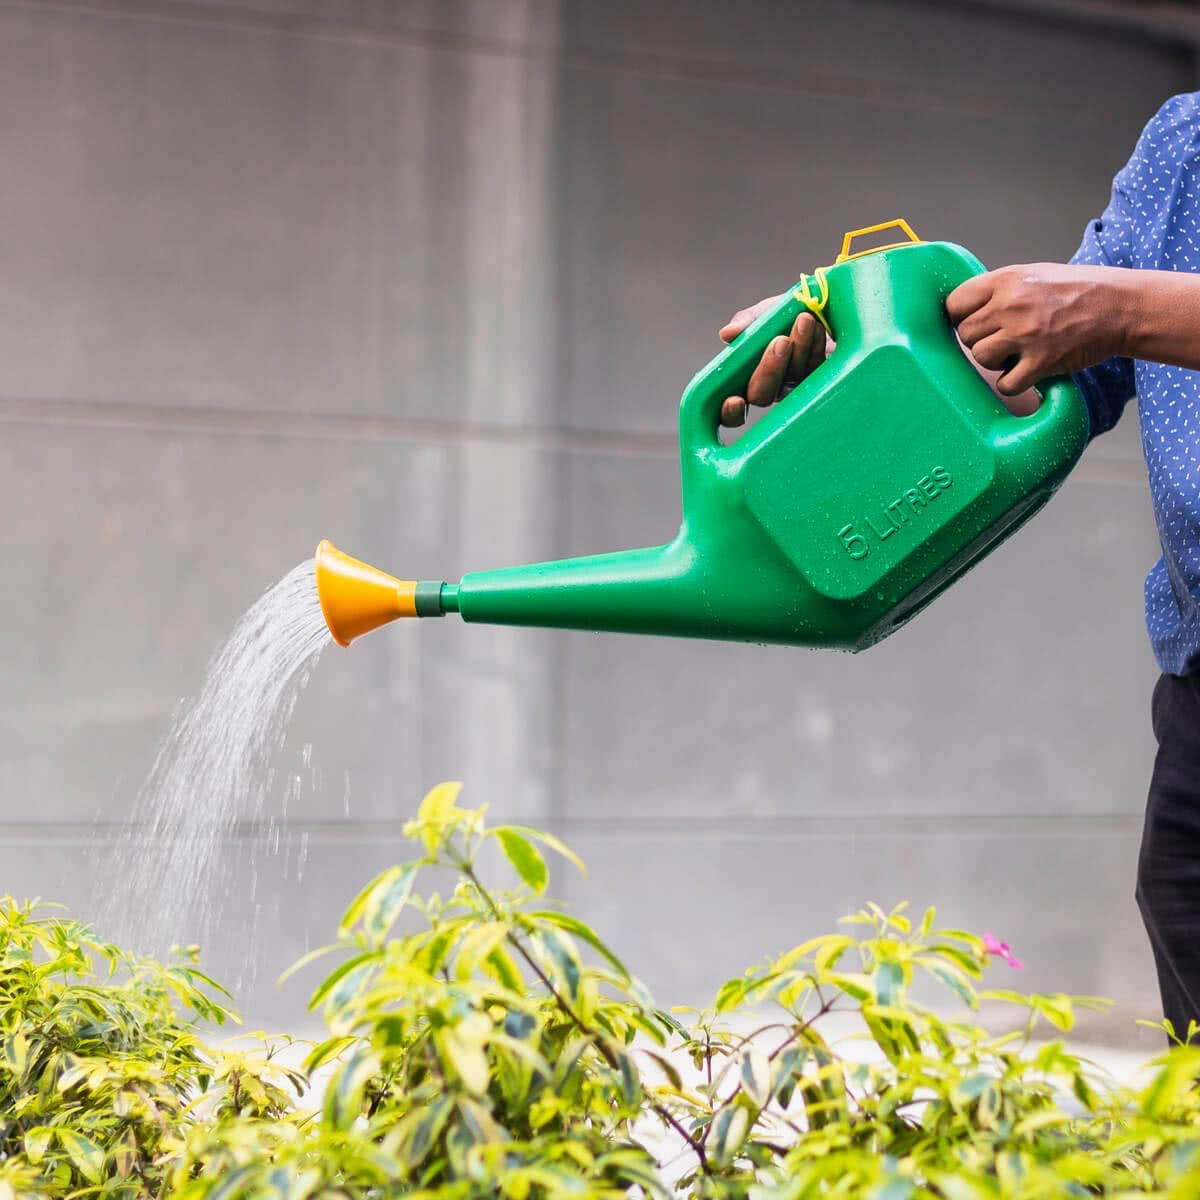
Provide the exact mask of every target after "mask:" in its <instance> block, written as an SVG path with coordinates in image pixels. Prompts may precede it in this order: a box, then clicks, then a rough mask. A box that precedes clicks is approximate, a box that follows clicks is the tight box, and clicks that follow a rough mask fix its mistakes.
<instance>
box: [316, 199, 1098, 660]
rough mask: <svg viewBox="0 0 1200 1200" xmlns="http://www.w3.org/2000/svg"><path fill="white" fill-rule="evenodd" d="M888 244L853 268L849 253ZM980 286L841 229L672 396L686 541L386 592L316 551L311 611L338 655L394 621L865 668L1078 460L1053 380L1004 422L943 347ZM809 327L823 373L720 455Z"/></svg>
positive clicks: (948, 258)
mask: <svg viewBox="0 0 1200 1200" xmlns="http://www.w3.org/2000/svg"><path fill="white" fill-rule="evenodd" d="M890 228H898V229H900V230H901V231H902V232H903V234H904V235H905V238H906V240H905V241H903V242H901V243H898V244H892V245H887V246H882V247H879V248H877V249H873V250H865V251H861V252H858V253H851V246H852V244H853V240H854V238H856V237H858V236H859V235H860V234H868V233H877V232H879V231H881V230H885V229H890ZM983 270H984V267H983V264H982V263H981V262H980V261H979V260H978V259H977V258H976V257H975V256H974V255H973V254H971V253H970V252H969V251H967V250H964V249H963V248H962V247H961V246H956V245H952V244H950V243H948V242H922V241H920V240H919V239H918V238H917V237H916V235H915V234H913V232H912V230H911V229H910V228H909V226H908V224H907V223H906V222H904V221H892V222H886V223H885V224H883V225H876V226H871V227H869V228H867V229H861V230H855V231H853V232H852V233H848V234H847V235H846V238H845V241H844V242H843V244H842V253H841V254H840V255H839V256H838V259H837V262H836V263H835V264H834V265H833V266H831V267H828V268H821V269H818V270H817V271H816V272H815V274H813V275H811V276H806V277H805V278H804V279H802V280H801V281H800V283H798V284H797V285H796V287H794V288H793V289H792V290H791V291H789V292H788V293H787V295H786V296H784V297H783V298H782V299H781V300H780V301H779V303H778V304H777V305H775V307H774V308H773V309H771V311H769V312H767V313H765V314H763V315H762V316H761V317H759V319H758V320H757V321H755V322H754V324H753V325H751V326H750V327H749V328H748V329H747V330H746V331H745V332H744V333H742V334H741V335H740V336H739V337H738V338H737V339H735V341H734V342H733V343H732V344H731V345H729V346H728V347H727V348H726V349H724V350H722V351H721V353H720V354H718V355H717V357H716V358H714V359H713V360H712V362H710V363H709V364H708V365H707V366H706V367H705V368H704V369H703V370H702V371H700V373H699V374H698V375H696V376H695V378H694V379H693V380H692V381H691V383H690V384H688V387H687V390H686V391H685V392H684V394H683V400H682V403H681V404H680V408H679V443H680V466H681V470H682V483H683V524H682V526H681V527H680V530H679V532H678V533H677V534H676V535H675V537H674V539H673V540H672V541H670V542H668V543H667V544H666V545H663V546H653V547H650V548H647V549H641V550H625V551H621V552H619V553H615V554H600V555H595V556H593V557H588V558H573V559H566V560H564V561H561V562H544V563H536V564H534V565H531V566H521V567H508V568H506V569H503V570H495V571H478V572H474V573H472V574H469V575H464V576H463V578H462V580H461V581H460V582H459V583H443V582H441V581H428V580H426V581H417V580H408V581H404V580H398V579H395V578H393V577H392V576H390V575H386V574H384V573H383V572H381V571H378V570H376V569H375V568H373V567H370V566H368V565H367V564H365V563H361V562H359V561H358V560H356V559H352V558H350V557H349V556H348V555H344V554H342V553H341V552H340V551H338V550H337V549H335V548H334V547H333V546H332V545H331V544H330V543H328V542H322V543H321V546H320V547H319V548H318V551H317V556H316V567H317V580H318V589H319V593H320V597H321V604H322V608H323V610H324V613H325V618H326V620H327V622H328V624H329V628H330V632H331V633H332V634H333V636H334V638H335V639H336V640H337V641H339V642H340V643H342V644H343V645H347V644H349V642H350V641H351V640H352V639H353V638H355V637H357V636H359V635H360V634H362V633H365V632H367V631H368V630H370V629H374V628H376V627H377V626H379V625H381V624H383V623H385V622H387V621H390V620H392V619H394V618H396V617H401V616H417V617H435V616H441V615H442V614H444V613H458V614H459V615H460V616H461V617H462V618H463V620H465V621H482V622H489V623H492V624H501V625H540V626H552V627H555V628H567V629H590V630H608V631H612V632H617V633H650V634H663V635H670V636H675V637H703V638H724V639H729V640H734V641H745V642H775V643H783V644H788V645H796V646H827V647H832V648H836V649H841V650H862V649H864V648H865V647H867V646H872V645H874V644H875V643H876V642H878V641H880V640H882V639H883V638H885V637H887V635H888V634H890V633H892V632H893V631H894V630H895V629H898V628H899V627H900V626H901V625H902V624H904V622H905V621H907V620H909V619H910V618H911V617H912V616H914V615H915V614H916V613H917V612H919V611H920V610H921V609H922V608H923V607H924V606H925V605H926V604H928V603H929V602H930V601H931V600H932V599H933V598H934V597H935V596H937V595H938V593H939V592H941V591H943V590H944V589H945V588H947V587H948V586H949V585H950V584H951V583H953V582H954V580H955V579H957V578H958V577H959V576H960V575H962V574H963V572H965V571H966V570H967V569H968V568H969V567H970V566H971V565H972V564H973V563H975V562H978V561H979V559H981V558H982V557H983V556H984V555H985V554H987V553H988V552H989V551H990V550H992V549H994V548H995V547H996V546H997V545H999V543H1000V542H1001V541H1003V540H1004V538H1006V537H1007V536H1008V535H1009V534H1011V533H1012V532H1013V531H1014V530H1016V529H1017V528H1018V527H1019V526H1021V525H1022V524H1023V523H1024V522H1025V521H1027V520H1028V519H1029V518H1030V517H1031V516H1033V514H1034V513H1035V512H1037V510H1038V509H1039V508H1041V506H1042V505H1043V504H1045V503H1046V501H1047V500H1049V498H1050V497H1051V495H1053V493H1054V491H1055V490H1056V489H1057V488H1058V486H1059V485H1060V484H1061V483H1062V481H1063V479H1064V478H1065V477H1066V475H1067V473H1068V471H1070V469H1071V467H1072V466H1073V465H1074V463H1075V461H1076V460H1077V459H1078V457H1079V455H1080V453H1081V452H1082V451H1083V448H1084V445H1085V444H1086V442H1087V437H1088V416H1087V410H1086V408H1085V406H1084V401H1083V397H1082V396H1081V395H1080V393H1079V390H1078V389H1077V388H1076V386H1075V384H1074V383H1073V382H1072V381H1071V380H1069V379H1050V380H1046V381H1045V382H1044V383H1043V384H1041V385H1040V386H1039V388H1038V390H1039V392H1040V394H1041V397H1042V402H1041V405H1040V407H1039V408H1038V410H1037V412H1035V413H1034V414H1032V415H1031V416H1025V417H1017V416H1013V415H1011V414H1010V413H1009V412H1008V411H1007V410H1006V409H1005V408H1004V406H1003V405H1002V404H1001V403H1000V402H999V400H997V398H996V397H995V395H994V394H993V393H992V391H991V389H990V388H989V387H988V385H987V383H985V382H984V380H983V379H982V378H980V376H979V374H978V373H977V371H976V370H975V368H974V367H973V366H972V364H971V362H970V361H969V360H968V359H967V358H966V356H965V355H964V354H963V352H962V350H961V349H960V347H959V345H958V342H957V340H956V338H955V336H954V330H953V329H952V327H951V325H950V323H949V321H948V319H947V317H946V313H945V309H944V304H945V300H946V297H947V296H948V295H949V293H950V292H951V291H952V290H953V289H954V288H955V287H957V286H958V285H959V284H960V283H962V282H963V281H964V280H965V279H968V278H970V277H971V276H972V275H977V274H979V273H980V272H981V271H983ZM805 311H810V312H812V313H814V314H815V315H816V316H817V317H818V319H819V320H820V321H821V323H822V324H823V325H824V326H825V327H826V329H828V330H829V332H830V333H831V334H832V336H833V337H834V339H835V340H836V342H837V346H836V349H835V350H834V352H833V353H832V354H831V355H830V357H829V358H828V359H827V361H826V362H825V363H824V364H823V365H822V366H820V367H818V368H817V370H816V371H814V372H813V373H812V374H811V375H810V376H809V377H808V378H807V379H805V380H804V381H803V382H802V383H801V384H800V385H799V386H798V387H796V388H795V389H794V390H793V391H792V392H790V393H789V394H788V395H787V396H785V397H784V398H783V399H782V400H781V401H780V402H779V403H778V404H776V405H775V406H774V407H773V408H772V409H770V410H768V411H767V412H766V414H765V415H764V416H763V417H762V418H761V419H760V420H759V421H758V422H757V423H756V424H754V425H753V426H752V427H751V428H750V429H748V430H747V431H746V432H745V433H744V434H743V435H742V436H741V437H740V438H738V439H737V441H735V442H734V443H733V444H731V445H723V444H722V443H721V441H720V438H719V436H718V420H719V414H720V411H721V405H722V402H723V401H724V400H725V399H727V398H728V397H729V396H733V395H744V394H745V388H746V384H747V382H748V380H749V378H750V374H751V372H752V371H753V370H754V368H755V366H756V365H757V363H758V361H759V359H760V357H761V356H762V354H763V351H764V350H765V349H766V347H767V345H768V343H769V342H770V341H771V339H772V338H774V337H776V336H777V335H779V334H785V333H787V332H788V331H789V330H790V329H791V326H792V323H793V322H794V321H795V319H796V317H797V316H798V315H799V314H800V313H802V312H805Z"/></svg>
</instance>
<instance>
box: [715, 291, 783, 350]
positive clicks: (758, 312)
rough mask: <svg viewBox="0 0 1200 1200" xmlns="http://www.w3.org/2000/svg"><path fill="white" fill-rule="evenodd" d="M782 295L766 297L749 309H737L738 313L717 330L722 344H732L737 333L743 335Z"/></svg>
mask: <svg viewBox="0 0 1200 1200" xmlns="http://www.w3.org/2000/svg"><path fill="white" fill-rule="evenodd" d="M782 295H783V293H782V292H780V293H779V296H767V297H766V298H765V299H763V300H760V301H759V302H758V303H757V304H752V305H750V307H749V308H739V309H738V311H737V312H735V313H734V314H733V316H732V317H730V318H729V320H728V321H726V322H725V324H724V325H722V326H721V328H720V329H719V330H717V336H718V337H719V338H720V339H721V341H723V342H726V343H728V342H732V341H733V339H734V338H735V337H737V336H738V334H739V333H744V332H745V331H746V330H747V329H749V328H750V326H751V325H753V324H754V322H755V321H757V320H758V318H759V317H761V316H762V315H763V313H765V312H766V311H767V309H769V308H771V307H773V306H774V305H775V304H776V303H777V302H778V300H779V297H780V296H782Z"/></svg>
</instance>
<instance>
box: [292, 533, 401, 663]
mask: <svg viewBox="0 0 1200 1200" xmlns="http://www.w3.org/2000/svg"><path fill="white" fill-rule="evenodd" d="M314 564H315V566H316V571H317V596H318V597H319V598H320V601H321V612H322V613H324V615H325V624H326V625H328V626H329V632H330V633H331V634H332V635H333V640H334V641H335V642H337V643H338V645H340V646H348V645H350V643H351V642H352V641H354V639H355V638H356V637H361V636H362V635H363V634H364V633H370V632H371V630H372V629H378V628H379V626H380V625H386V624H387V623H388V622H389V621H394V620H396V618H397V617H415V616H417V615H418V613H417V600H416V593H417V581H416V580H414V579H396V578H395V577H394V576H392V575H389V574H387V572H386V571H380V570H379V569H378V568H377V567H372V566H370V565H369V564H368V563H365V562H359V560H358V559H357V558H351V557H350V555H348V554H343V553H342V552H341V551H340V550H339V549H338V548H337V547H336V546H335V545H334V544H333V543H332V542H330V541H323V542H322V543H321V544H320V545H319V546H318V547H317V553H316V555H315V556H314Z"/></svg>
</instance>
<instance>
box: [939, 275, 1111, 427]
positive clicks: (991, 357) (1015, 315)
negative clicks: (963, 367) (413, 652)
mask: <svg viewBox="0 0 1200 1200" xmlns="http://www.w3.org/2000/svg"><path fill="white" fill-rule="evenodd" d="M1113 270H1114V269H1113V268H1108V267H1072V266H1064V265H1063V264H1061V263H1032V264H1028V265H1022V266H1013V267H1002V268H1001V269H1000V270H998V271H988V272H987V273H986V274H984V275H976V276H975V277H974V278H973V279H968V280H967V281H966V283H963V284H960V285H959V286H958V287H956V288H955V289H954V291H952V292H951V293H950V295H949V296H948V297H947V298H946V314H947V315H948V316H949V318H950V320H951V321H952V322H953V324H954V325H955V326H956V327H957V330H958V336H959V339H960V340H961V341H962V343H963V345H964V346H965V347H966V348H967V349H968V350H969V351H970V352H971V356H972V357H973V358H974V359H975V361H976V362H977V363H978V364H979V365H980V366H981V367H984V368H986V369H988V370H989V371H998V372H999V375H998V377H997V378H996V381H995V384H994V386H995V388H996V390H997V391H998V392H999V393H1000V395H1001V396H1002V397H1013V396H1019V395H1020V394H1021V393H1022V392H1025V391H1026V390H1027V389H1028V388H1030V387H1031V386H1032V385H1033V384H1035V383H1037V382H1038V381H1039V380H1041V379H1045V378H1047V377H1048V376H1050V375H1069V374H1070V373H1071V372H1072V371H1082V370H1083V369H1084V368H1085V367H1090V366H1093V365H1094V364H1096V363H1098V362H1103V361H1104V360H1105V359H1106V358H1109V357H1110V356H1111V355H1113V354H1114V353H1116V352H1117V349H1118V347H1119V346H1120V345H1121V343H1122V341H1123V339H1124V337H1125V330H1124V323H1125V321H1126V319H1127V314H1126V311H1125V308H1126V306H1125V304H1124V303H1123V302H1122V299H1121V296H1120V294H1119V289H1118V287H1117V284H1118V282H1119V281H1117V280H1115V279H1114V276H1113ZM1122 274H1128V272H1122ZM1010 407H1011V406H1010Z"/></svg>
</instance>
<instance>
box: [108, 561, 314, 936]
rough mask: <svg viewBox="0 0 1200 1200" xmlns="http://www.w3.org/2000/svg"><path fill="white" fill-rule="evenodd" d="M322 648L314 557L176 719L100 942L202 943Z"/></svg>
mask: <svg viewBox="0 0 1200 1200" xmlns="http://www.w3.org/2000/svg"><path fill="white" fill-rule="evenodd" d="M329 643H330V637H329V631H328V630H327V628H326V626H325V619H324V617H323V616H322V615H321V606H320V602H319V600H318V598H317V581H316V572H315V570H314V568H313V561H312V559H311V558H310V559H306V560H305V561H304V562H302V563H301V564H300V565H299V566H297V567H295V568H294V569H293V570H292V571H289V572H288V574H287V575H285V576H284V577H283V578H282V579H281V580H280V581H279V582H278V583H277V584H276V585H275V586H274V587H272V588H271V589H269V590H268V591H267V592H265V593H264V594H263V595H262V596H261V597H260V598H259V600H258V601H257V602H256V603H255V604H254V605H253V606H252V607H251V608H250V609H249V610H248V611H247V612H246V613H245V615H244V616H243V617H242V618H241V620H239V621H238V623H237V624H236V625H235V626H234V629H233V632H232V633H231V634H230V635H229V637H228V639H227V640H226V641H225V644H224V645H223V646H222V647H221V648H220V649H219V650H218V651H217V653H216V654H215V655H214V656H213V658H212V659H211V661H210V662H209V664H208V670H207V672H206V675H205V679H204V684H203V687H202V688H201V690H200V692H199V694H198V695H197V696H196V697H195V699H193V700H192V701H191V702H190V703H188V704H186V705H185V706H184V707H183V708H182V709H181V711H180V712H179V714H178V716H177V717H176V719H175V722H174V724H173V725H172V727H171V730H170V732H169V733H168V735H167V737H166V739H165V741H164V742H163V744H162V746H161V748H160V750H159V752H158V756H157V758H156V759H155V762H154V765H153V767H152V768H151V770H150V774H149V776H148V777H147V779H146V781H145V783H144V784H143V786H142V788H141V791H140V793H139V795H138V798H137V803H136V805H135V809H134V813H133V820H132V825H131V830H130V833H129V835H128V837H127V839H126V841H125V844H124V845H123V846H122V847H121V848H120V850H119V853H118V855H117V862H116V863H115V864H114V866H115V869H114V872H113V874H112V876H111V878H112V880H113V884H112V887H111V889H110V892H109V895H108V897H107V903H106V905H105V909H106V910H107V919H106V920H105V921H103V922H102V926H103V928H104V930H105V932H106V933H110V934H112V935H114V936H116V937H117V938H118V939H119V940H124V941H125V942H127V943H128V944H130V945H132V946H134V947H136V948H138V949H141V950H143V951H145V952H147V953H155V954H161V953H163V952H164V951H165V950H166V949H167V948H168V947H169V946H170V945H172V944H175V943H190V942H200V943H201V944H202V945H205V944H206V943H207V942H208V935H209V934H210V933H212V932H213V931H215V930H216V929H217V928H218V927H219V917H220V913H221V899H222V894H223V881H222V878H221V871H220V867H221V862H222V854H223V852H224V851H225V848H226V843H227V841H228V839H229V837H230V835H231V834H235V833H236V832H237V831H238V829H239V826H242V825H243V824H245V825H247V826H248V828H249V829H251V830H254V829H256V828H257V827H258V824H259V822H260V821H261V818H262V816H263V814H264V812H265V811H266V802H267V798H268V793H269V792H270V791H271V788H272V785H273V781H274V771H273V761H274V759H275V757H276V756H277V754H278V752H279V750H280V749H281V748H282V746H283V743H284V740H285V737H286V734H287V726H288V721H289V720H290V718H291V715H292V712H293V710H294V709H295V706H296V701H297V700H298V699H299V696H300V693H301V692H302V691H303V690H304V686H305V684H307V682H308V679H309V676H310V675H311V673H312V670H313V667H314V666H315V665H316V662H317V660H318V658H319V657H320V655H321V651H322V650H323V649H324V648H325V647H326V646H327V645H329ZM305 765H306V766H307V748H306V751H305Z"/></svg>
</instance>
